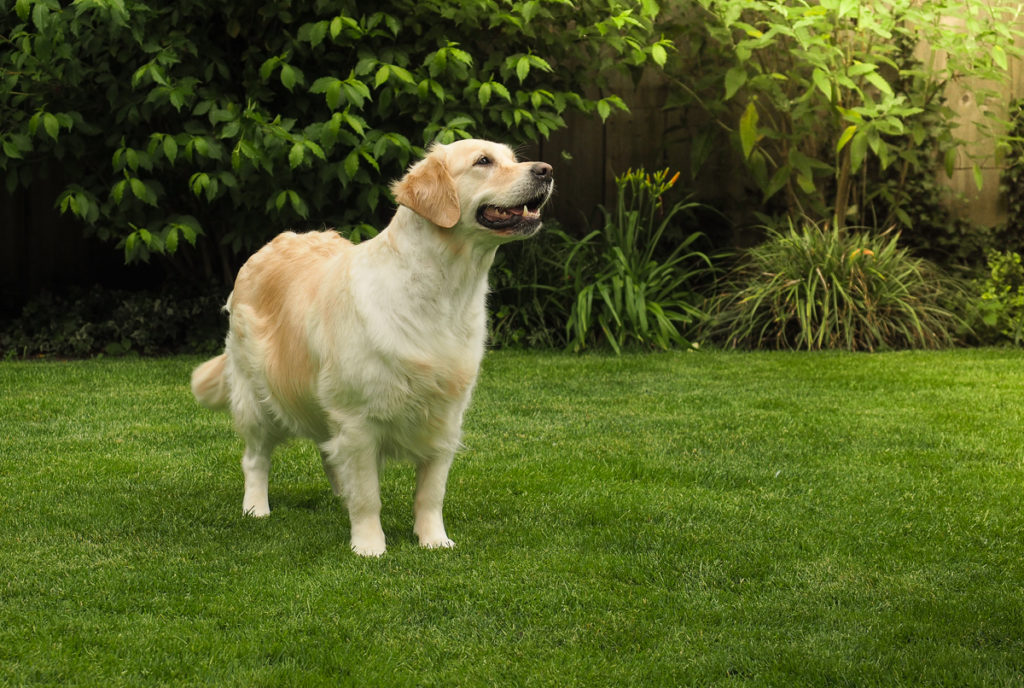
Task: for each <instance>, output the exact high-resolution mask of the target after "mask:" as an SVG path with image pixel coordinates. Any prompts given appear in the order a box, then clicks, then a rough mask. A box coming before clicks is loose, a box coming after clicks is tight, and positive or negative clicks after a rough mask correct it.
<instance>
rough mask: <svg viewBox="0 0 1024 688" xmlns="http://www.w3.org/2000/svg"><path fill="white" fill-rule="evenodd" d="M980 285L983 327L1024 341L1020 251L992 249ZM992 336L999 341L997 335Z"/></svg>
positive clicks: (1023, 282) (1016, 342)
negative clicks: (984, 275) (984, 276)
mask: <svg viewBox="0 0 1024 688" xmlns="http://www.w3.org/2000/svg"><path fill="white" fill-rule="evenodd" d="M981 287H982V289H981V299H980V303H979V307H978V309H979V311H980V316H981V321H982V325H983V327H984V329H986V330H988V332H989V333H998V335H1000V336H1001V337H1002V338H1005V339H1007V340H1009V341H1011V342H1013V344H1014V346H1020V344H1021V343H1022V342H1024V266H1022V265H1021V257H1020V254H1019V253H1017V252H1016V251H1006V252H1003V253H1000V252H999V251H990V252H989V255H988V275H987V277H986V278H985V279H984V281H983V282H982V285H981ZM977 329H980V328H977ZM992 339H995V340H996V341H998V337H992Z"/></svg>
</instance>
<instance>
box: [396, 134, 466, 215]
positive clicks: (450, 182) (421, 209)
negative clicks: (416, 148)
mask: <svg viewBox="0 0 1024 688" xmlns="http://www.w3.org/2000/svg"><path fill="white" fill-rule="evenodd" d="M391 193H393V194H394V195H395V200H396V201H398V203H400V204H401V205H404V206H405V207H407V208H409V209H410V210H412V211H413V212H415V213H416V214H417V215H419V216H421V217H424V218H426V219H428V220H430V221H431V222H433V223H434V224H435V225H437V226H438V227H444V228H446V229H449V228H451V227H454V226H455V223H457V222H458V221H459V217H461V216H462V207H461V206H460V204H459V194H458V192H457V191H456V190H455V180H454V179H452V176H451V175H450V174H449V173H448V168H447V167H446V166H445V164H444V161H443V160H442V159H441V156H440V155H439V154H438V153H437V152H436V151H435V152H433V153H431V154H430V155H428V156H427V157H426V158H424V159H423V160H420V161H419V162H418V163H416V164H415V165H413V166H412V169H410V170H409V172H408V174H406V175H405V176H404V177H402V178H401V179H400V180H398V181H397V182H395V183H394V184H392V185H391Z"/></svg>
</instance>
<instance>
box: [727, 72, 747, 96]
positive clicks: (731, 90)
mask: <svg viewBox="0 0 1024 688" xmlns="http://www.w3.org/2000/svg"><path fill="white" fill-rule="evenodd" d="M745 83H747V70H746V68H745V67H743V66H736V67H733V68H732V69H730V70H729V71H728V72H726V73H725V99H726V100H729V99H730V98H732V97H733V96H734V95H736V91H738V90H740V88H741V87H742V86H743V84H745Z"/></svg>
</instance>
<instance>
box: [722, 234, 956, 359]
mask: <svg viewBox="0 0 1024 688" xmlns="http://www.w3.org/2000/svg"><path fill="white" fill-rule="evenodd" d="M898 239H899V235H898V234H897V233H895V232H888V233H883V234H874V233H870V232H861V231H852V230H840V229H837V228H835V227H834V226H833V227H831V228H829V227H824V228H822V227H819V226H817V225H815V224H813V223H811V222H807V223H805V224H803V225H801V226H800V227H799V228H798V227H796V226H793V225H792V224H790V225H789V227H788V229H787V230H785V231H777V230H769V231H768V239H767V240H766V241H765V242H764V243H763V244H761V245H759V246H756V247H754V248H752V249H749V250H748V251H747V252H746V256H745V259H744V261H743V262H742V264H741V265H740V266H739V267H738V268H736V269H735V270H734V271H733V272H732V273H731V274H730V275H729V276H728V277H727V279H726V280H725V281H724V283H723V285H722V288H721V291H720V293H719V294H718V295H717V296H715V297H714V298H713V299H712V300H711V303H710V305H709V310H710V311H711V313H712V316H711V321H710V323H709V327H708V332H709V334H710V336H711V337H712V338H713V339H714V340H716V341H719V342H721V343H722V344H724V345H725V346H729V347H738V348H773V349H846V350H850V351H875V350H877V349H896V348H939V347H944V346H951V345H953V344H954V343H955V341H956V337H957V331H958V328H962V327H963V326H964V323H963V320H962V319H961V318H959V317H958V316H956V315H955V314H954V313H953V312H951V311H950V310H948V309H947V304H950V303H954V302H955V301H957V300H958V299H961V298H962V295H963V288H962V286H961V285H960V283H959V282H957V281H956V280H954V279H952V278H950V277H947V276H945V275H943V274H942V273H941V272H940V271H939V270H938V268H936V267H935V266H934V265H932V264H931V263H929V262H928V261H926V260H924V259H921V258H916V257H914V256H912V255H911V254H910V253H909V251H907V249H905V248H901V247H900V246H899V242H898Z"/></svg>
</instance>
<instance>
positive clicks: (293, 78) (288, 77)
mask: <svg viewBox="0 0 1024 688" xmlns="http://www.w3.org/2000/svg"><path fill="white" fill-rule="evenodd" d="M301 80H302V72H301V71H299V70H298V69H296V68H295V67H292V66H291V65H290V64H282V65H281V85H283V86H284V87H285V88H287V89H288V90H289V91H291V90H293V89H294V88H295V84H296V83H297V82H299V81H301Z"/></svg>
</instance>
